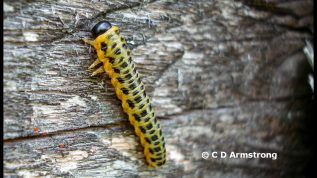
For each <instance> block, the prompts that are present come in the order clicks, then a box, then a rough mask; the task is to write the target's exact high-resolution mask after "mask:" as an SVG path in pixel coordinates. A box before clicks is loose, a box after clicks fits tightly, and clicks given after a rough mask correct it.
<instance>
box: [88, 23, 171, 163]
mask: <svg viewBox="0 0 317 178" xmlns="http://www.w3.org/2000/svg"><path fill="white" fill-rule="evenodd" d="M107 23H108V22H107ZM98 24H99V25H100V24H101V22H100V23H98ZM98 24H97V25H98ZM109 24H110V23H109ZM109 24H106V25H108V26H109ZM97 25H96V26H97ZM96 26H95V27H94V28H93V30H95V31H96ZM98 30H99V29H97V31H98ZM95 31H94V32H95ZM98 33H100V32H99V31H98ZM84 41H85V42H86V43H88V44H91V45H92V46H93V47H94V48H95V49H96V51H97V56H98V59H97V60H96V61H95V62H94V63H93V64H92V65H91V66H90V67H89V68H94V67H96V66H97V65H98V64H99V63H101V62H102V63H103V70H101V69H97V70H96V71H95V72H93V74H98V73H101V72H103V71H106V72H107V73H108V75H109V76H110V78H111V83H112V84H113V86H114V87H115V91H116V95H117V97H118V98H119V99H120V100H121V101H122V107H123V110H124V112H126V113H127V114H128V116H129V121H130V123H131V124H132V125H133V126H134V129H135V132H136V135H137V136H138V137H139V138H140V142H141V144H142V146H143V147H144V155H145V159H146V162H147V163H148V164H149V166H151V167H160V166H162V165H163V164H165V162H166V149H165V142H164V137H163V135H162V130H161V127H160V122H159V121H158V119H157V118H156V115H155V112H154V110H153V108H152V106H151V103H150V98H149V97H148V96H147V95H146V92H145V87H144V84H143V82H142V81H141V78H140V75H139V74H138V72H137V70H136V68H135V64H134V62H133V60H132V58H131V54H130V49H129V48H128V46H127V43H126V40H125V39H124V37H123V36H122V35H121V34H120V33H119V28H118V27H116V26H112V27H111V28H110V29H108V30H107V31H106V32H104V33H102V34H100V35H99V36H97V37H96V39H95V40H94V41H89V40H86V39H85V40H84Z"/></svg>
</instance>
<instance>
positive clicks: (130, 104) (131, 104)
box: [127, 100, 134, 109]
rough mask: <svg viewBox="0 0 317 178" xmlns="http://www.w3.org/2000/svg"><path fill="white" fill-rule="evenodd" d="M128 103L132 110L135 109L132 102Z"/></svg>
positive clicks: (128, 101)
mask: <svg viewBox="0 0 317 178" xmlns="http://www.w3.org/2000/svg"><path fill="white" fill-rule="evenodd" d="M127 103H128V105H129V107H130V108H131V109H133V108H134V103H133V102H132V101H131V100H127Z"/></svg>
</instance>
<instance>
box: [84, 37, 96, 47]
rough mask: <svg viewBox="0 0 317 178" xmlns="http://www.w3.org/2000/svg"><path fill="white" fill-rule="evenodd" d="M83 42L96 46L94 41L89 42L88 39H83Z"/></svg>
mask: <svg viewBox="0 0 317 178" xmlns="http://www.w3.org/2000/svg"><path fill="white" fill-rule="evenodd" d="M83 41H84V42H85V43H87V44H90V45H91V46H93V44H94V41H91V40H88V39H87V38H83Z"/></svg>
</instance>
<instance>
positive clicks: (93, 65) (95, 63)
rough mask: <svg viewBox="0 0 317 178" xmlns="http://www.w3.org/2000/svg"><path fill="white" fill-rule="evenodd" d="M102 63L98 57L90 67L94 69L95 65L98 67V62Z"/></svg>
mask: <svg viewBox="0 0 317 178" xmlns="http://www.w3.org/2000/svg"><path fill="white" fill-rule="evenodd" d="M100 63H101V61H100V60H99V59H98V58H97V59H96V60H95V61H94V63H92V64H91V65H90V66H89V67H88V69H92V68H94V67H96V66H97V65H98V64H100Z"/></svg>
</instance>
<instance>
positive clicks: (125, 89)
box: [121, 87, 129, 95]
mask: <svg viewBox="0 0 317 178" xmlns="http://www.w3.org/2000/svg"><path fill="white" fill-rule="evenodd" d="M121 91H122V93H124V94H126V95H127V94H129V90H128V89H127V88H124V87H123V88H121Z"/></svg>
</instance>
